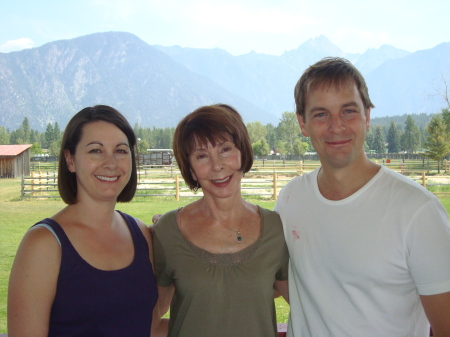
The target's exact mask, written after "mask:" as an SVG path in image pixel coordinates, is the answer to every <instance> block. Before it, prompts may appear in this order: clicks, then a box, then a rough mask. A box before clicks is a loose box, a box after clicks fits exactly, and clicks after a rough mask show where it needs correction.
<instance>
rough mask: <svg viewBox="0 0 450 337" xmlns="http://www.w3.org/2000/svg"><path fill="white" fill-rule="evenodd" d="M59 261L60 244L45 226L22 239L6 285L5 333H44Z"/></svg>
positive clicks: (11, 335) (11, 336)
mask: <svg viewBox="0 0 450 337" xmlns="http://www.w3.org/2000/svg"><path fill="white" fill-rule="evenodd" d="M60 263H61V247H60V246H59V243H58V241H57V240H56V238H55V237H54V235H53V234H52V233H51V232H50V231H49V230H47V229H45V228H33V229H30V230H29V231H28V232H27V233H26V234H25V236H24V238H23V239H22V242H21V244H20V246H19V249H18V250H17V254H16V257H15V259H14V263H13V266H12V270H11V275H10V279H9V288H8V336H9V337H22V336H24V337H25V336H36V337H40V336H47V335H48V329H49V321H50V311H51V307H52V304H53V300H54V298H55V293H56V283H57V279H58V274H59V266H60Z"/></svg>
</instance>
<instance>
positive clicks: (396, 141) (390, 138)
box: [387, 121, 400, 153]
mask: <svg viewBox="0 0 450 337" xmlns="http://www.w3.org/2000/svg"><path fill="white" fill-rule="evenodd" d="M387 142H388V152H389V153H399V152H400V133H399V132H398V129H397V126H396V125H395V122H394V121H391V125H390V126H389V130H388V135H387Z"/></svg>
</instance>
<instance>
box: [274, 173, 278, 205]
mask: <svg viewBox="0 0 450 337" xmlns="http://www.w3.org/2000/svg"><path fill="white" fill-rule="evenodd" d="M273 199H274V200H277V174H276V173H274V174H273Z"/></svg>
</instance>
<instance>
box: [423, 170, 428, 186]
mask: <svg viewBox="0 0 450 337" xmlns="http://www.w3.org/2000/svg"><path fill="white" fill-rule="evenodd" d="M422 186H423V187H427V179H426V177H425V171H424V172H422Z"/></svg>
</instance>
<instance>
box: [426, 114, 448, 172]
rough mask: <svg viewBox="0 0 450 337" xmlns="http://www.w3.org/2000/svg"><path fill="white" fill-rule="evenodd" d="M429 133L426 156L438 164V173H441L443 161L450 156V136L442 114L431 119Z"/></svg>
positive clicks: (428, 127)
mask: <svg viewBox="0 0 450 337" xmlns="http://www.w3.org/2000/svg"><path fill="white" fill-rule="evenodd" d="M427 131H428V134H429V136H428V137H427V140H426V142H425V144H424V148H425V152H424V155H425V156H426V157H428V158H430V159H431V160H436V161H437V162H438V173H440V171H441V167H440V163H441V161H442V159H444V157H445V156H446V155H448V154H450V134H449V133H448V132H447V130H446V125H445V123H444V119H443V118H442V115H441V114H439V115H435V116H433V117H432V118H431V121H430V123H428V125H427Z"/></svg>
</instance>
